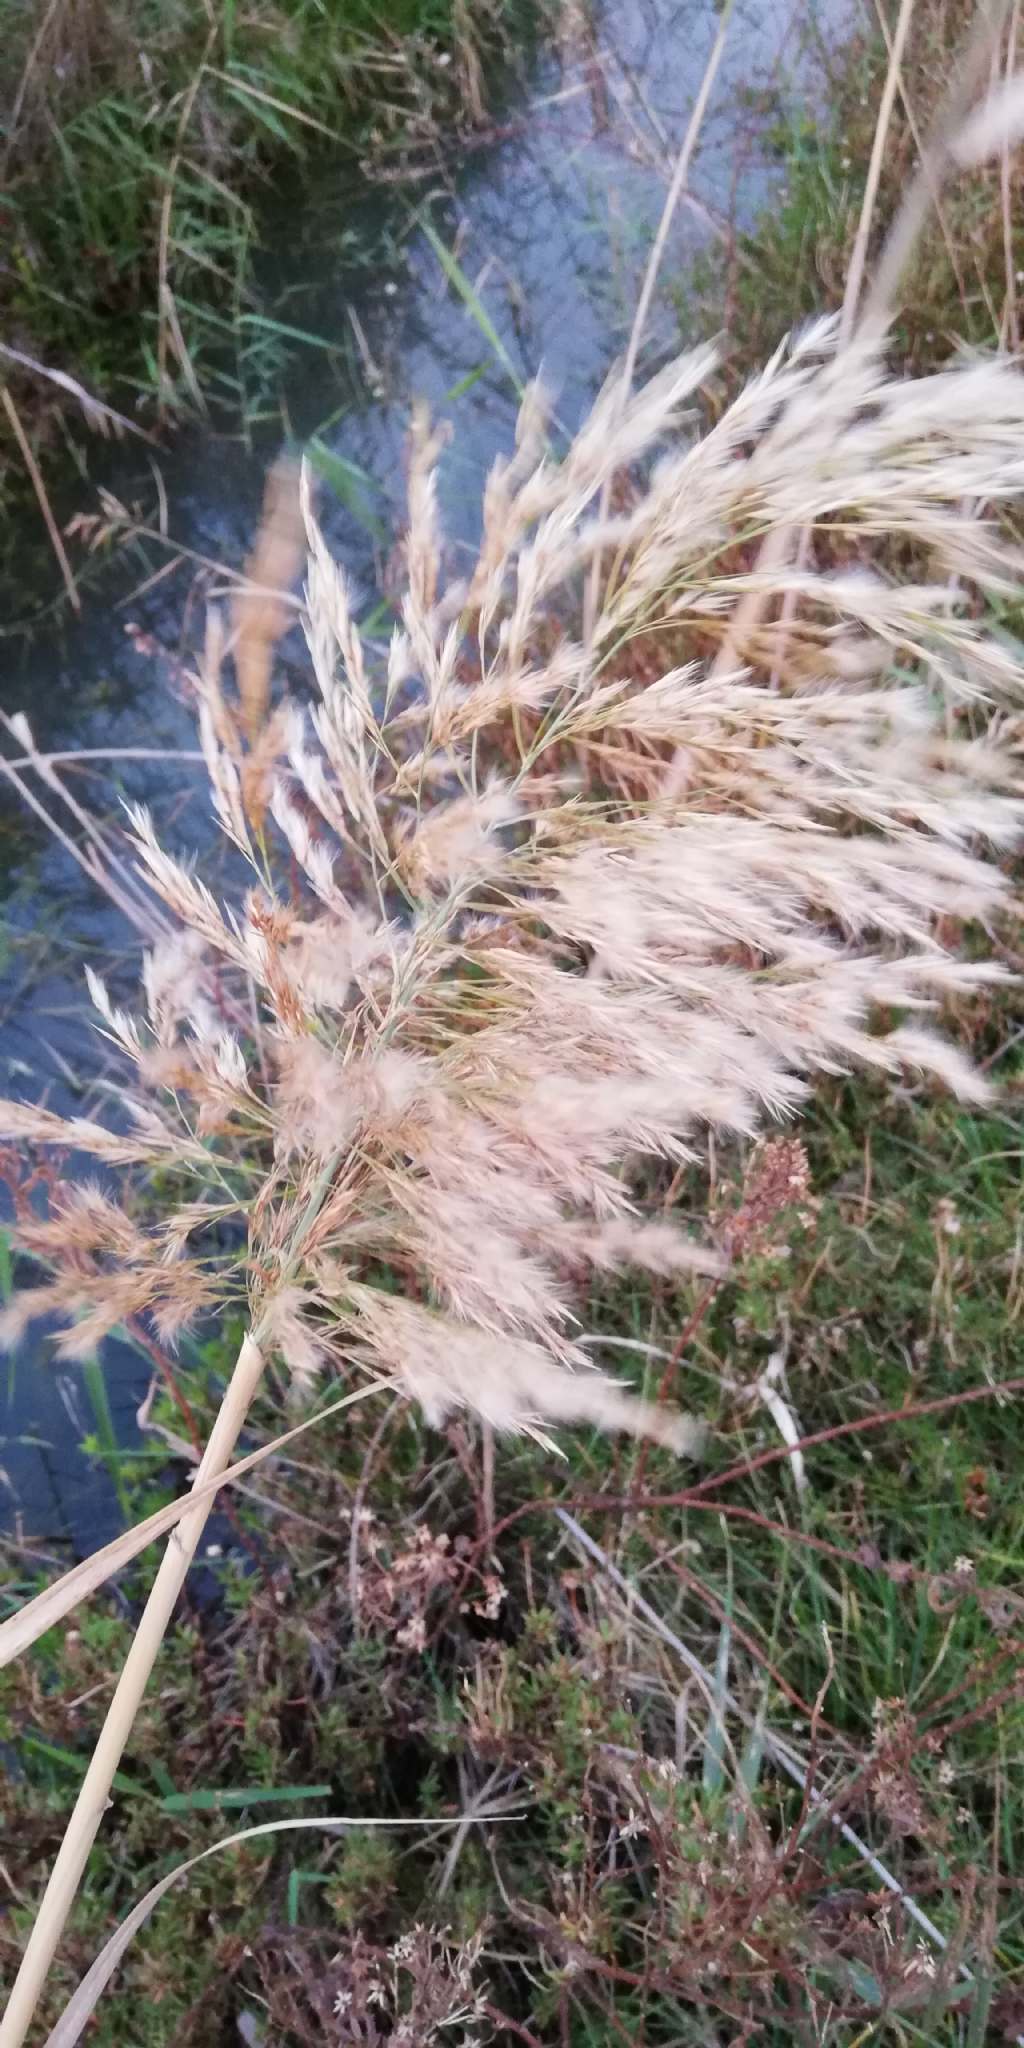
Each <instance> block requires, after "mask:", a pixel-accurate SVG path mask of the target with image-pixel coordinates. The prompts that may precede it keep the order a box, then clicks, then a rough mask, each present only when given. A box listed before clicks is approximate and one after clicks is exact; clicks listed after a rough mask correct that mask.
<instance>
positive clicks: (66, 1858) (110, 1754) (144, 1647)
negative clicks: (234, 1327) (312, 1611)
mask: <svg viewBox="0 0 1024 2048" xmlns="http://www.w3.org/2000/svg"><path fill="white" fill-rule="evenodd" d="M262 1370H263V1354H262V1352H261V1350H260V1348H259V1345H258V1344H257V1342H256V1341H255V1338H254V1337H253V1336H247V1337H246V1338H245V1340H244V1342H243V1344H242V1348H241V1350H240V1352H239V1354H238V1358H237V1360H236V1362H235V1368H234V1371H233V1373H232V1375H231V1379H230V1381H229V1382H228V1387H227V1391H226V1393H225V1395H224V1399H223V1401H222V1403H221V1406H220V1409H219V1411H218V1414H217V1419H216V1421H215V1423H214V1425H213V1428H212V1430H211V1432H210V1439H209V1442H208V1444H207V1446H206V1450H205V1452H204V1454H203V1459H202V1463H201V1464H200V1466H199V1470H198V1473H197V1475H196V1484H197V1485H201V1484H202V1483H203V1482H204V1481H207V1480H210V1479H214V1478H216V1477H217V1475H218V1473H220V1472H223V1471H224V1470H225V1468H226V1466H227V1465H228V1463H229V1461H230V1458H231V1453H232V1450H233V1449H234V1446H235V1444H236V1442H237V1440H238V1435H239V1432H240V1430H241V1428H242V1425H243V1423H244V1421H245V1418H246V1415H247V1414H248V1412H249V1408H250V1405H251V1403H252V1399H253V1396H254V1394H255V1392H256V1388H257V1386H258V1384H259V1379H260V1374H261V1373H262ZM212 1505H213V1497H211V1498H210V1499H207V1500H204V1501H201V1502H197V1504H196V1506H195V1508H192V1509H190V1510H189V1511H188V1513H187V1514H184V1515H183V1516H182V1518H181V1521H180V1522H179V1524H178V1526H177V1528H176V1529H175V1530H174V1532H173V1534H172V1535H171V1536H170V1538H169V1540H168V1544H167V1549H166V1550H165V1552H164V1555H163V1559H162V1562H161V1565H160V1569H159V1571H158V1573H157V1575H156V1579H155V1580H154V1583H153V1590H152V1592H151V1593H150V1596H149V1599H148V1600H147V1602H146V1606H145V1609H144V1611H143V1614H142V1619H141V1621H140V1622H139V1626H138V1629H137V1631H136V1635H135V1640H134V1642H133V1644H132V1647H131V1649H130V1650H129V1652H128V1656H127V1658H126V1659H125V1664H124V1669H123V1671H122V1673H121V1676H120V1678H119V1680H118V1683H117V1688H116V1691H115V1693H114V1697H113V1699H112V1700H111V1702H110V1707H109V1709H108V1712H107V1718H106V1720H105V1721H104V1723H103V1727H102V1730H101V1732H100V1737H99V1741H98V1742H97V1744H96V1748H95V1750H94V1751H93V1755H92V1759H91V1761H90V1764H89V1768H88V1770H87V1772H86V1774H85V1778H84V1781H83V1783H82V1789H81V1791H80V1792H79V1795H78V1798H77V1800H76V1801H75V1809H74V1812H73V1814H72V1816H71V1819H70V1821H69V1822H68V1826H67V1830H66V1832H65V1835H64V1840H63V1842H62V1843H61V1846H60V1850H59V1852H58V1855H57V1860H56V1862H55V1864H54V1866H53V1870H52V1871H51V1873H50V1881H49V1883H48V1885H47V1887H46V1891H45V1893H44V1895H43V1900H42V1903H41V1905H40V1908H39V1912H38V1914H37V1915H36V1921H35V1925H34V1927H33V1929H32V1933H31V1935H30V1936H29V1940H28V1945H27V1947H26V1949H25V1953H24V1956H23V1957H22V1961H21V1968H20V1970H19V1971H18V1975H17V1978H16V1980H15V1984H14V1989H13V1991H12V1992H11V1996H10V1999H9V2001H8V2004H7V2010H6V2012H5V2013H4V2016H3V2020H2V2021H0V2048H21V2043H22V2042H23V2041H24V2039H25V2035H26V2033H27V2032H28V2029H29V2027H30V2026H31V2024H32V2016H33V2013H34V2012H35V2009H36V2005H37V2004H38V2001H39V1994H40V1992H41V1990H42V1988H43V1985H44V1983H45V1981H46V1975H47V1972H48V1970H49V1968H50V1964H51V1962H52V1961H53V1957H54V1955H55V1953H56V1950H57V1945H58V1943H59V1941H60V1938H61V1935H62V1933H63V1931H64V1925H65V1922H66V1920H67V1917H68V1914H69V1913H70V1911H71V1907H72V1905H73V1903H74V1899H75V1894H76V1892H77V1890H78V1886H79V1882H80V1880H81V1876H82V1872H83V1871H84V1869H85V1865H86V1862H87V1860H88V1856H89V1851H90V1849H91V1848H92V1845H93V1842H94V1841H95V1839H96V1832H97V1829H98V1828H99V1824H100V1821H101V1820H102V1818H103V1815H104V1813H105V1811H106V1808H107V1802H108V1799H109V1796H110V1788H111V1785H112V1783H113V1779H114V1773H115V1771H116V1770H117V1767H118V1764H119V1763H120V1761H121V1757H122V1754H123V1752H124V1747H125V1744H126V1742H127V1741H128V1737H129V1735H130V1734H131V1731H132V1726H133V1723H134V1720H135V1716H136V1714H137V1712H138V1710H139V1705H140V1703H141V1700H142V1696H143V1694H144V1692H145V1690H146V1686H147V1684H148V1682H149V1676H150V1673H151V1671H152V1669H153V1665H154V1664H155V1662H156V1659H157V1655H158V1653H159V1650H160V1645H161V1643H162V1642H163V1639H164V1635H165V1633H166V1630H167V1626H168V1623H169V1621H170V1619H171V1615H172V1613H173V1611H174V1603H175V1601H176V1600H177V1598H178V1594H179V1593H180V1591H181V1588H182V1586H183V1584H184V1581H185V1576H186V1573H187V1572H188V1568H189V1565H190V1564H191V1562H192V1559H193V1557H194V1556H195V1552H196V1547H197V1545H198V1542H199V1538H200V1536H201V1535H202V1533H203V1530H204V1528H205V1527H206V1522H207V1518H208V1516H209V1513H210V1509H211V1507H212Z"/></svg>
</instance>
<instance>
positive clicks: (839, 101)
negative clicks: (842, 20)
mask: <svg viewBox="0 0 1024 2048" xmlns="http://www.w3.org/2000/svg"><path fill="white" fill-rule="evenodd" d="M973 19H974V12H973V10H972V9H971V8H970V7H969V6H967V5H965V4H964V0H953V4H947V0H921V4H920V5H918V6H916V7H915V9H914V15H913V20H912V23H911V28H910V33H909V38H908V44H907V50H906V54H905V58H904V63H903V66H902V79H903V90H902V92H899V93H897V97H896V100H895V104H894V109H893V115H892V121H891V124H890V127H889V130H888V134H887V139H886V147H885V151H884V155H883V159H882V168H881V176H880V179H879V184H878V190H877V195H876V200H875V205H874V209H873V214H872V236H871V248H872V250H873V251H877V249H879V248H880V247H881V243H882V240H883V238H884V234H885V229H886V226H887V224H888V223H889V222H890V221H891V220H892V218H893V216H894V214H895V212H896V209H897V207H898V205H899V201H900V199H901V197H902V196H903V193H904V192H905V190H906V188H907V185H908V182H909V180H910V178H911V176H912V173H913V171H914V168H915V165H916V163H917V160H918V149H919V144H920V141H921V139H922V138H923V137H927V136H928V135H929V134H930V132H931V126H932V122H933V119H934V118H935V117H936V115H937V113H938V110H939V109H940V107H941V105H942V103H943V99H944V95H945V93H946V91H947V88H948V85H949V80H950V75H951V70H952V68H953V66H954V65H955V63H956V60H957V54H958V52H959V51H960V50H961V48H962V47H963V45H964V43H965V41H966V38H967V35H968V33H969V30H970V27H971V23H972V20H973ZM887 67H888V53H887V49H886V44H885V41H884V39H883V37H882V36H881V35H880V34H879V32H878V30H877V28H875V29H871V28H865V29H864V30H861V31H859V32H858V33H856V34H855V35H854V36H853V37H852V38H851V39H850V40H849V42H847V43H846V44H844V46H843V47H842V48H841V49H840V50H839V51H838V52H837V53H836V54H835V55H834V56H833V57H832V59H831V60H830V61H829V62H828V63H827V65H825V66H823V71H822V76H821V79H820V82H819V93H818V100H819V104H818V106H817V107H816V109H815V110H814V111H813V112H812V111H809V110H808V109H807V108H806V107H804V108H803V109H801V108H800V107H799V106H798V107H797V108H796V109H795V110H794V109H792V108H790V109H789V111H787V113H786V114H785V116H784V117H781V116H780V118H779V120H778V123H777V125H776V127H775V129H774V132H773V131H772V130H771V129H769V134H768V144H769V148H770V150H771V151H772V153H773V155H774V157H775V159H776V162H777V164H778V167H779V169H780V170H781V173H782V181H781V184H780V186H779V188H778V189H777V191H776V192H775V194H774V196H773V199H772V204H771V207H770V209H769V210H768V211H766V212H765V213H764V214H763V215H762V216H761V217H759V218H758V220H757V221H756V223H755V225H754V227H753V229H752V230H750V231H749V232H746V233H739V234H737V235H736V236H735V238H734V239H733V240H732V242H731V244H730V247H729V250H728V253H727V255H726V256H725V257H724V258H721V259H714V260H712V261H711V262H710V263H707V264H705V265H703V266H702V285H701V291H702V292H703V295H704V296H705V297H706V299H707V301H708V303H709V306H710V309H711V315H712V319H713V320H714V322H715V324H716V325H717V324H718V322H719V321H720V319H721V303H722V294H723V292H724V295H725V303H726V326H727V328H728V331H729V333H730V336H731V337H733V338H734V342H735V346H734V349H733V352H732V361H733V368H734V374H735V375H736V376H737V377H738V378H742V377H745V376H747V375H749V374H750V373H751V372H752V371H753V370H754V369H755V368H757V367H758V366H759V365H760V364H761V363H762V362H763V360H764V358H765V356H766V355H767V354H768V353H769V352H770V350H771V349H772V348H774V347H775V346H777V344H778V342H779V340H780V338H781V337H782V336H783V335H784V334H786V333H788V332H789V331H790V330H791V329H792V328H793V327H795V326H799V325H800V323H801V322H802V321H805V320H808V319H811V318H814V317H817V316H818V315H820V314H821V313H822V312H827V311H836V310H838V309H839V307H840V306H841V305H842V302H843V294H844V291H845V289H846V281H847V276H848V274H849V268H850V257H851V254H852V251H853V247H854V242H855V238H856V234H857V226H858V221H859V219H860V213H861V204H862V200H863V196H864V190H865V185H866V182H867V175H868V165H869V161H870V157H871V148H872V143H873V140H874V134H875V126H876V121H877V116H878V107H879V101H880V96H881V92H882V88H883V85H884V82H885V77H886V71H887ZM1017 175H1018V174H1017V170H1016V167H1015V160H1014V159H1012V158H1011V162H1010V168H1009V171H1008V172H1006V173H1004V169H1003V166H1002V164H1001V163H1000V161H999V159H998V157H997V158H996V160H995V161H994V162H992V163H989V164H987V165H985V166H984V167H983V168H981V169H979V170H975V171H971V172H970V173H964V172H963V171H960V170H958V171H957V173H956V175H955V176H954V177H952V178H950V179H948V180H947V182H946V184H945V186H944V189H943V191H942V194H941V198H940V201H939V204H938V207H937V211H936V216H935V217H934V218H933V220H932V221H931V222H930V224H929V228H928V232H927V233H926V234H924V235H922V236H921V237H920V239H919V241H918V244H917V247H916V249H915V251H914V254H913V257H912V259H911V262H910V266H909V268H908V270H907V273H906V276H905V277H904V279H903V281H902V285H901V290H900V304H899V307H898V309H897V313H896V318H895V321H894V324H893V348H894V352H895V353H896V354H897V355H898V357H899V360H900V361H901V362H902V363H903V364H905V365H906V367H907V369H908V370H914V371H923V370H924V371H926V370H928V369H929V368H931V367H932V366H933V365H934V364H936V363H938V362H940V361H942V360H944V359H945V358H946V357H948V356H950V355H952V354H954V353H955V352H956V351H957V350H958V349H962V348H963V347H964V346H965V345H968V346H971V345H974V346H978V347H982V348H991V347H992V346H993V344H994V343H995V342H997V341H998V342H1000V343H1002V344H1003V345H1004V346H1005V345H1009V346H1011V347H1017V346H1018V345H1019V339H1020V327H1019V314H1018V306H1017V300H1018V296H1019V276H1020V272H1021V269H1022V266H1024V227H1022V223H1021V216H1020V208H1019V207H1018V206H1017V205H1016V203H1015V202H1014V199H1013V192H1014V189H1015V184H1014V181H1015V179H1016V177H1017ZM681 297H682V295H681ZM686 302H687V305H690V304H691V303H692V294H688V295H687V296H686Z"/></svg>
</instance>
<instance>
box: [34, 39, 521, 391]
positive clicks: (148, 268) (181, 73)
mask: <svg viewBox="0 0 1024 2048" xmlns="http://www.w3.org/2000/svg"><path fill="white" fill-rule="evenodd" d="M512 27H513V25H512V24H511V22H510V20H509V18H508V14H507V10H504V9H499V8H498V7H497V6H493V5H490V4H484V5H483V6H478V7H474V8H473V9H472V10H470V9H469V8H467V7H465V6H463V5H461V4H460V0H394V4H391V5H389V6H388V8H387V9H386V10H385V11H384V12H383V13H382V12H381V11H380V10H379V9H377V8H375V7H374V6H372V5H370V4H369V0H257V4H256V5H254V6H246V7H238V6H236V5H235V4H234V0H224V5H223V6H222V7H220V8H218V9H217V10H212V9H210V8H209V7H207V6H204V5H203V4H201V0H173V4H172V5H170V6H165V5H163V4H158V0H136V4H131V5H129V4H126V0H107V4H87V5H84V6H77V7H74V8H71V7H68V6H64V5H58V6H57V7H55V8H50V9H49V10H47V11H46V13H45V16H44V17H43V18H42V19H41V17H40V10H39V9H38V8H37V7H35V6H34V5H25V4H23V0H13V4H12V5H11V6H10V7H9V8H8V9H7V12H6V16H5V40H4V50H3V54H2V56H0V94H2V99H3V103H4V104H5V106H6V109H7V114H6V122H5V135H4V142H3V149H2V154H0V212H2V216H3V221H4V229H5V245H6V256H5V262H4V265H3V269H2V272H0V333H2V335H3V338H4V339H5V340H7V341H8V342H9V343H11V344H13V345H15V346H17V347H18V349H19V350H20V351H21V352H22V354H26V353H27V354H29V355H31V356H34V357H36V358H38V359H40V360H41V361H42V362H43V363H44V364H46V365H48V366H50V367H55V368H58V369H62V370H69V371H73V372H74V373H75V374H76V375H77V376H79V377H80V378H82V379H83V380H84V382H85V383H86V385H87V386H88V388H89V389H90V390H92V391H93V392H94V393H95V394H96V395H98V396H100V397H102V398H104V399H106V400H107V401H108V402H110V403H112V404H114V405H116V406H121V407H124V408H126V409H131V408H132V407H133V406H134V405H135V404H136V402H137V401H138V400H139V399H143V400H150V399H154V398H155V400H156V402H157V403H158V405H159V407H160V409H161V411H163V412H173V411H175V410H178V409H180V408H182V407H185V408H190V409H193V410H194V409H195V408H196V407H197V406H201V405H202V404H204V403H205V402H206V400H207V399H209V400H211V401H212V402H216V401H217V400H218V398H220V399H221V400H229V401H230V402H232V403H235V402H237V396H238V390H237V386H238V364H237V361H236V360H235V358H236V357H237V352H238V349H239V348H240V347H243V348H244V347H249V348H250V350H256V349H257V348H258V346H259V344H260V341H261V339H264V340H265V337H261V335H260V333H259V323H258V302H257V301H256V299H255V297H254V294H253V280H254V261H255V257H256V253H257V250H258V244H259V239H260V227H261V221H262V219H263V217H264V215H265V212H266V208H267V204H268V203H269V202H272V201H273V199H274V195H275V189H276V188H277V187H278V186H279V185H280V181H281V177H282V174H287V173H288V169H289V166H290V165H292V164H294V163H296V162H298V161H299V160H302V159H308V160H309V162H310V170H309V176H310V177H313V176H315V175H316V173H317V169H318V167H319V166H320V165H322V164H323V163H324V162H325V161H327V160H331V161H332V162H337V161H338V160H339V159H340V161H341V162H342V163H343V164H348V165H349V166H351V169H352V171H353V173H357V172H359V171H360V170H365V169H366V168H368V167H369V166H370V165H371V164H372V165H373V166H374V167H376V168H380V169H387V170H388V172H389V174H395V173H396V172H400V171H401V169H402V168H403V167H406V168H408V167H409V166H411V165H413V164H420V165H422V163H423V161H424V156H425V153H428V152H429V151H430V150H431V149H433V148H435V147H436V144H437V141H438V137H439V135H440V134H441V133H442V131H444V132H445V133H446V135H447V136H448V137H449V139H450V138H451V135H452V134H453V133H454V135H455V136H456V137H458V135H459V134H460V133H463V132H465V130H466V128H467V127H468V126H470V125H472V123H473V122H474V121H479V120H481V119H482V118H483V114H484V105H483V99H482V92H483V85H482V81H483V78H484V76H485V74H486V71H487V67H488V66H493V63H494V61H495V59H496V58H497V57H498V56H499V55H500V54H501V53H502V52H503V50H504V49H505V46H506V42H505V39H506V37H507V36H508V35H510V34H511V33H512ZM292 204H293V205H299V204H301V197H300V192H299V191H298V190H296V191H295V193H294V194H293V198H292ZM247 322H248V323H249V324H250V326H251V327H252V331H251V332H249V333H247V332H246V324H247ZM15 374H16V377H17V384H16V388H17V389H18V390H19V392H21V393H22V394H23V395H24V396H25V398H26V399H27V401H28V402H29V403H33V402H34V403H35V404H36V405H37V406H38V403H39V400H40V399H41V398H42V397H43V396H45V394H46V390H47V387H46V385H45V383H44V382H42V381H41V380H40V379H38V377H33V374H32V373H31V372H30V371H26V370H25V368H24V366H22V367H21V369H20V370H18V371H17V372H16V373H15Z"/></svg>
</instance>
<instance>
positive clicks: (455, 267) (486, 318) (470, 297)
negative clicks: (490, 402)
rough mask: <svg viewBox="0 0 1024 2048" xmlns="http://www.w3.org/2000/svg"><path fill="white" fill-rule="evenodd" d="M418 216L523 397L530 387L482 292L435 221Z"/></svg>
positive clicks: (444, 267) (452, 281)
mask: <svg viewBox="0 0 1024 2048" xmlns="http://www.w3.org/2000/svg"><path fill="white" fill-rule="evenodd" d="M418 219H419V224H420V227H421V228H422V229H423V233H424V234H425V235H426V238H427V241H428V242H429V243H430V246H431V248H432V249H433V252H434V254H435V256H436V257H437V260H438V262H439V264H440V265H441V268H442V270H443V271H444V274H445V276H446V278H447V279H448V282H449V284H450V285H451V286H452V288H453V290H455V291H457V292H458V295H459V297H460V299H461V300H462V302H463V305H464V306H466V307H467V308H468V310H469V312H470V313H471V314H472V316H473V318H474V320H475V321H476V324H477V326H478V327H479V329H480V332H481V334H482V335H483V337H484V340H485V341H486V342H488V343H489V345H490V347H491V348H492V349H493V350H494V353H495V355H496V356H497V358H498V361H499V363H500V364H501V366H502V369H503V370H504V371H505V374H506V376H507V377H508V378H509V380H510V382H511V384H512V385H513V388H514V389H515V391H516V393H517V395H518V396H519V397H520V398H522V396H523V393H524V391H525V389H526V386H525V384H524V383H523V380H522V378H521V376H520V375H519V372H518V370H517V369H516V366H515V364H514V362H513V361H512V358H511V356H510V355H509V352H508V350H507V348H506V347H505V344H504V342H503V341H502V338H501V336H500V334H499V333H498V330H497V328H496V327H495V325H494V322H493V320H492V319H491V316H490V314H489V313H488V311H487V308H486V306H485V305H484V304H483V302H482V300H481V299H480V296H479V293H478V292H477V291H476V289H475V287H474V286H473V285H472V284H471V283H470V280H469V278H468V277H467V276H466V273H465V271H464V270H463V268H462V265H461V263H460V262H459V260H458V258H457V257H456V256H454V255H453V254H452V251H451V250H450V249H449V248H448V247H447V245H446V244H445V243H444V242H442V240H441V237H440V235H439V234H438V232H437V229H436V228H435V227H434V226H433V224H432V222H431V221H429V220H428V219H427V217H426V214H420V215H419V216H418Z"/></svg>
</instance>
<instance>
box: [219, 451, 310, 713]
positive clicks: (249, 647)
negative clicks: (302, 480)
mask: <svg viewBox="0 0 1024 2048" xmlns="http://www.w3.org/2000/svg"><path fill="white" fill-rule="evenodd" d="M304 554H305V533H304V529H303V521H302V511H301V508H300V505H299V471H298V465H297V464H296V463H295V462H294V461H293V460H292V459H291V458H290V457H289V456H283V457H282V458H281V460H280V461H279V462H277V463H275V465H274V467H273V469H272V470H271V471H270V473H269V475H268V477H267V484H266V490H265V492H264V497H263V516H262V519H261V521H260V528H259V532H258V534H257V536H256V541H255V544H254V546H253V549H252V552H251V554H250V555H249V558H248V560H247V562H246V565H245V584H244V585H243V587H242V588H241V589H240V590H239V591H238V592H237V594H236V596H235V598H234V600H233V603H232V607H231V626H232V651H233V654H234V662H235V676H236V678H237V682H238V701H239V706H240V712H241V725H242V730H243V732H244V734H245V737H246V739H247V740H248V742H249V745H250V747H255V746H256V744H257V741H258V739H259V735H260V733H261V731H262V729H263V726H264V724H265V723H266V717H267V709H268V706H269V703H270V677H271V665H272V662H273V656H274V649H275V647H276V645H277V642H278V641H279V640H280V639H281V637H282V635H283V634H284V633H286V632H287V630H288V627H289V626H290V625H291V623H292V616H293V614H292V610H291V607H290V606H289V605H288V604H286V603H285V601H284V598H285V594H286V593H287V591H288V590H289V589H290V588H291V585H292V584H293V583H294V582H295V579H296V577H297V576H298V574H299V571H300V569H301V567H302V562H303V558H304Z"/></svg>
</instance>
